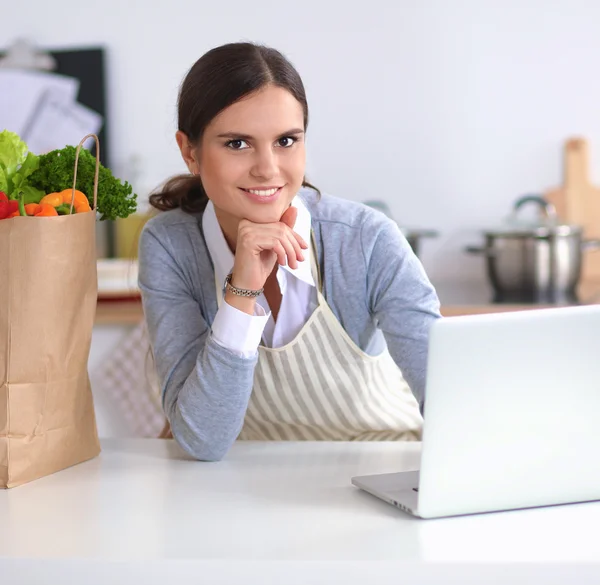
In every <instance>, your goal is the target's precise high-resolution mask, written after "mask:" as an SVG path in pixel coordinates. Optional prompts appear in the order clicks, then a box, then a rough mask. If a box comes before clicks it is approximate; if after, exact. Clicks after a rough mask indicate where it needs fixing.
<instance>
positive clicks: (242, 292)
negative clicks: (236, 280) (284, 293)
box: [225, 272, 265, 297]
mask: <svg viewBox="0 0 600 585" xmlns="http://www.w3.org/2000/svg"><path fill="white" fill-rule="evenodd" d="M232 276H233V273H232V272H230V273H229V274H228V275H227V276H226V277H225V290H227V289H229V290H230V291H231V292H232V293H233V294H234V295H237V296H238V297H258V296H260V295H261V294H262V292H263V290H265V289H264V287H263V288H261V289H260V290H248V289H247V288H237V287H236V286H233V284H231V277H232Z"/></svg>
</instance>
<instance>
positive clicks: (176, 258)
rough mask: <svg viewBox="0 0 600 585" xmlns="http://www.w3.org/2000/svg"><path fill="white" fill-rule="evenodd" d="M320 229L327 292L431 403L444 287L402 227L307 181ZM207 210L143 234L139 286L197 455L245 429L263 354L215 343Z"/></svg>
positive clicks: (177, 416)
mask: <svg viewBox="0 0 600 585" xmlns="http://www.w3.org/2000/svg"><path fill="white" fill-rule="evenodd" d="M299 196H300V197H301V198H302V200H303V202H304V203H305V204H306V206H307V208H308V210H309V212H310V214H311V221H312V229H313V231H314V233H315V239H316V244H317V255H318V260H319V265H320V267H321V272H322V281H323V294H324V296H325V299H326V300H327V303H328V304H329V306H330V307H331V309H332V311H333V313H334V314H335V316H336V317H337V319H338V320H339V322H340V323H341V324H342V326H343V327H344V329H345V330H346V332H347V333H348V335H349V336H350V337H351V338H352V340H353V341H354V342H355V343H356V345H358V346H359V347H360V348H361V349H362V350H363V351H365V352H366V353H368V354H369V355H378V354H379V353H381V352H382V351H383V350H384V349H385V346H386V344H387V347H388V349H389V352H390V354H391V356H392V357H393V358H394V361H395V362H396V364H397V365H398V367H399V368H400V369H401V371H402V373H403V375H404V378H405V379H406V381H407V382H408V384H409V386H410V388H411V390H412V391H413V394H414V395H415V397H416V399H417V401H418V402H419V404H420V405H421V407H423V403H424V399H425V396H424V391H425V376H426V367H427V349H428V337H429V329H430V326H431V325H432V323H433V322H434V320H435V319H438V318H439V317H440V304H439V300H438V297H437V294H436V292H435V290H434V288H433V286H432V285H431V283H430V282H429V279H428V278H427V276H426V274H425V271H424V270H423V267H422V265H421V263H420V262H419V260H418V259H417V257H416V256H415V254H414V253H413V252H412V250H411V248H410V246H409V244H408V242H407V241H406V238H405V237H404V236H403V235H402V233H401V232H400V230H399V228H398V226H397V225H396V223H395V222H393V221H392V220H391V219H389V218H388V217H386V216H385V215H384V214H383V213H381V212H379V211H377V210H375V209H372V208H371V207H368V206H366V205H363V204H361V203H356V202H352V201H349V200H346V199H341V198H338V197H333V196H330V195H326V194H324V195H323V196H322V197H321V198H319V197H318V195H317V194H316V193H315V192H314V191H313V190H312V189H308V188H303V189H302V190H301V191H300V193H299ZM201 219H202V214H201V213H198V214H189V213H185V212H183V211H181V210H180V209H175V210H172V211H167V212H162V213H160V214H158V215H157V216H155V217H153V218H152V219H150V220H149V221H148V222H147V223H146V225H145V226H144V229H143V230H142V233H141V235H140V242H139V287H140V289H141V293H142V302H143V307H144V314H145V319H146V323H147V327H148V333H149V336H150V343H151V346H152V351H153V355H154V361H155V365H156V371H157V375H158V379H159V382H160V387H161V389H162V400H163V407H164V410H165V414H166V416H167V418H168V420H169V422H170V424H171V430H172V433H173V436H174V438H175V439H176V440H177V441H178V443H179V444H180V445H181V446H182V447H183V448H184V449H185V450H186V451H187V452H188V453H190V454H191V455H192V456H194V457H196V458H197V459H202V460H210V461H214V460H219V459H221V458H223V457H224V456H225V454H226V453H227V451H228V450H229V448H230V447H231V445H232V444H233V443H234V441H235V440H236V438H237V436H238V434H239V432H240V431H241V428H242V425H243V422H244V416H245V413H246V408H247V406H248V401H249V399H250V394H251V392H252V383H253V377H254V368H255V366H256V363H257V361H258V352H256V354H255V355H254V356H253V357H251V358H243V357H240V356H238V355H235V354H234V353H232V352H231V351H229V350H228V349H226V348H224V347H223V346H221V345H219V344H218V343H216V342H215V341H214V339H213V338H212V335H211V323H212V322H213V320H214V318H215V315H216V312H217V299H216V291H215V280H214V269H213V266H212V262H211V260H210V255H209V252H208V249H207V247H206V242H205V239H204V235H203V232H202V221H201Z"/></svg>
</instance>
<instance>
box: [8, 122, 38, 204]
mask: <svg viewBox="0 0 600 585" xmlns="http://www.w3.org/2000/svg"><path fill="white" fill-rule="evenodd" d="M39 164H40V161H39V157H37V156H36V155H35V154H33V152H28V148H27V144H25V142H23V141H22V140H21V139H20V138H19V135H18V134H16V133H15V132H10V131H8V130H3V131H2V132H0V191H3V192H4V193H6V195H7V196H8V198H9V199H17V197H18V196H19V194H20V193H24V194H25V198H26V200H29V202H32V203H33V202H36V199H37V201H39V200H40V199H41V197H43V195H44V193H43V192H42V191H40V190H39V189H36V188H35V187H33V186H31V185H29V182H28V178H29V177H30V175H31V174H33V173H34V172H35V171H36V170H37V169H38V167H39Z"/></svg>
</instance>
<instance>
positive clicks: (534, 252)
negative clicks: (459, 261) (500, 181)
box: [466, 195, 600, 304]
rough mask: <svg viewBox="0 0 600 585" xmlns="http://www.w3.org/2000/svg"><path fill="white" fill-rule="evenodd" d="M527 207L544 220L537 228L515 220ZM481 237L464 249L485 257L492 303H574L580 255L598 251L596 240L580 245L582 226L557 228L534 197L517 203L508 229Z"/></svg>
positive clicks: (553, 212)
mask: <svg viewBox="0 0 600 585" xmlns="http://www.w3.org/2000/svg"><path fill="white" fill-rule="evenodd" d="M529 203H535V204H536V205H538V206H539V208H540V209H541V210H542V211H543V215H544V216H545V217H544V218H543V221H541V222H539V223H538V224H537V225H527V224H523V223H519V222H518V221H516V220H517V219H518V218H517V214H518V212H519V210H520V209H521V208H522V207H523V206H525V205H526V204H529ZM483 235H484V237H485V245H484V246H483V247H475V246H468V247H467V248H466V251H467V252H469V253H471V254H481V255H483V256H484V257H485V259H486V265H487V274H488V278H489V280H490V282H491V284H492V287H493V290H494V299H493V300H494V302H525V303H553V304H572V303H577V293H576V290H577V285H578V284H579V280H580V277H581V262H582V253H583V252H584V251H585V250H588V249H590V250H591V249H598V248H600V240H583V237H582V228H581V226H578V225H567V224H561V223H560V222H559V221H558V218H557V216H556V210H555V209H554V206H553V205H551V204H550V203H548V202H547V201H546V200H545V199H544V198H543V197H539V196H535V195H526V196H524V197H521V198H519V199H518V200H517V201H516V203H515V205H514V209H513V221H512V222H509V224H508V225H507V226H505V227H503V228H500V229H495V230H488V231H485V232H484V234H483Z"/></svg>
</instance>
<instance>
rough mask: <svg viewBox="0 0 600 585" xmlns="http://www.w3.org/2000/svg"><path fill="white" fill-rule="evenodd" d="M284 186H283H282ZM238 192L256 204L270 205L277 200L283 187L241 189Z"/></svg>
mask: <svg viewBox="0 0 600 585" xmlns="http://www.w3.org/2000/svg"><path fill="white" fill-rule="evenodd" d="M284 186H285V185H284ZM240 190H241V191H242V192H243V193H245V194H246V196H247V197H249V198H250V199H251V200H253V201H255V202H257V203H272V202H274V201H276V200H277V199H279V196H280V195H281V192H282V191H283V187H270V186H269V187H263V188H261V189H242V188H241V187H240Z"/></svg>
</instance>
